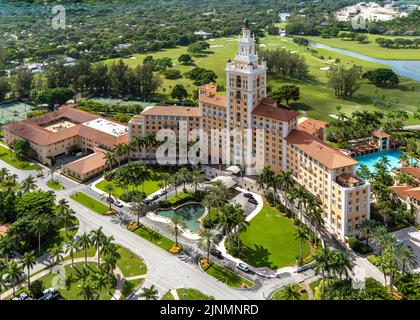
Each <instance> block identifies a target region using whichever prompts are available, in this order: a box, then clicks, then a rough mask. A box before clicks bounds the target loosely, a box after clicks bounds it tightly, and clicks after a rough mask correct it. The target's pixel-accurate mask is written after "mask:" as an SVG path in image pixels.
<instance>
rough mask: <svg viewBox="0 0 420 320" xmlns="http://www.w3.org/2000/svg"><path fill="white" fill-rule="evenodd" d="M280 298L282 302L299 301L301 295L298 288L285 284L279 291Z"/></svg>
mask: <svg viewBox="0 0 420 320" xmlns="http://www.w3.org/2000/svg"><path fill="white" fill-rule="evenodd" d="M280 297H281V298H282V299H283V300H300V298H301V294H300V292H299V286H298V285H295V284H287V285H285V286H284V287H283V288H282V289H281V290H280Z"/></svg>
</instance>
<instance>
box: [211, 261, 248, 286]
mask: <svg viewBox="0 0 420 320" xmlns="http://www.w3.org/2000/svg"><path fill="white" fill-rule="evenodd" d="M203 270H204V271H205V272H206V273H207V274H209V275H211V276H212V277H213V278H215V279H217V280H219V281H221V282H223V283H224V284H226V285H228V286H229V287H233V288H241V287H242V286H243V284H246V285H247V286H248V287H252V286H253V285H254V284H253V283H252V282H251V281H250V280H248V279H245V278H243V277H241V276H240V275H238V274H236V273H234V272H232V271H230V270H228V269H226V268H224V267H222V266H221V265H218V264H217V263H214V262H211V263H210V266H208V267H204V268H203Z"/></svg>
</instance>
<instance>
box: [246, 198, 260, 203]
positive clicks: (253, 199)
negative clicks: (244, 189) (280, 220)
mask: <svg viewBox="0 0 420 320" xmlns="http://www.w3.org/2000/svg"><path fill="white" fill-rule="evenodd" d="M248 202H249V203H252V204H258V201H257V200H255V198H249V199H248Z"/></svg>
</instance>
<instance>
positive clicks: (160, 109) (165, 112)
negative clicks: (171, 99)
mask: <svg viewBox="0 0 420 320" xmlns="http://www.w3.org/2000/svg"><path fill="white" fill-rule="evenodd" d="M141 115H148V116H178V117H199V116H200V109H199V108H196V107H179V106H168V107H164V106H154V107H149V108H147V109H145V110H144V111H143V112H142V113H141Z"/></svg>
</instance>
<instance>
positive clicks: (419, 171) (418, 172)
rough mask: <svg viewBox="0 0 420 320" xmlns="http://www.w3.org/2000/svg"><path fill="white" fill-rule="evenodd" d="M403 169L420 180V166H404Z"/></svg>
mask: <svg viewBox="0 0 420 320" xmlns="http://www.w3.org/2000/svg"><path fill="white" fill-rule="evenodd" d="M401 170H402V171H404V172H405V173H407V174H409V175H410V176H412V177H414V178H416V179H419V180H420V167H402V168H401Z"/></svg>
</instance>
